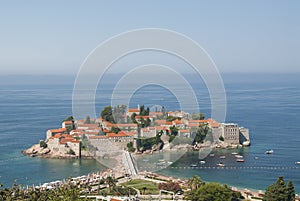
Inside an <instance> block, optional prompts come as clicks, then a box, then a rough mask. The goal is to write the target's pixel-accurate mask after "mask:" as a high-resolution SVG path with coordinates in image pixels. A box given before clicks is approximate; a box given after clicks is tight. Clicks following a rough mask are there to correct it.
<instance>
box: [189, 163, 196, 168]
mask: <svg viewBox="0 0 300 201" xmlns="http://www.w3.org/2000/svg"><path fill="white" fill-rule="evenodd" d="M197 166H198V165H197V164H196V163H192V164H191V165H190V167H197Z"/></svg>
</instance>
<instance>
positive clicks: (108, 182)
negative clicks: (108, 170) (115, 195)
mask: <svg viewBox="0 0 300 201" xmlns="http://www.w3.org/2000/svg"><path fill="white" fill-rule="evenodd" d="M104 181H105V184H106V185H107V187H108V191H109V192H111V190H112V189H113V188H114V187H115V186H116V184H117V181H118V180H117V179H115V178H114V177H111V176H108V177H106V178H105V180H104Z"/></svg>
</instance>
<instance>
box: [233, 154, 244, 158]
mask: <svg viewBox="0 0 300 201" xmlns="http://www.w3.org/2000/svg"><path fill="white" fill-rule="evenodd" d="M235 157H236V158H244V156H242V155H239V154H238V155H235Z"/></svg>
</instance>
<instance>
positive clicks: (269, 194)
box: [263, 177, 295, 201]
mask: <svg viewBox="0 0 300 201" xmlns="http://www.w3.org/2000/svg"><path fill="white" fill-rule="evenodd" d="M292 189H293V185H292V183H290V190H289V191H290V192H289V191H288V187H287V185H286V183H285V181H284V179H283V177H278V179H277V181H276V182H275V183H274V184H272V185H270V186H269V187H268V188H267V189H266V193H265V196H264V198H263V200H264V201H290V200H292V199H295V196H294V195H293V192H292V191H293V190H292Z"/></svg>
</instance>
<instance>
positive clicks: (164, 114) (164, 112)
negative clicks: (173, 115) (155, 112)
mask: <svg viewBox="0 0 300 201" xmlns="http://www.w3.org/2000/svg"><path fill="white" fill-rule="evenodd" d="M161 112H162V114H163V116H166V109H165V106H162V107H161Z"/></svg>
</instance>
